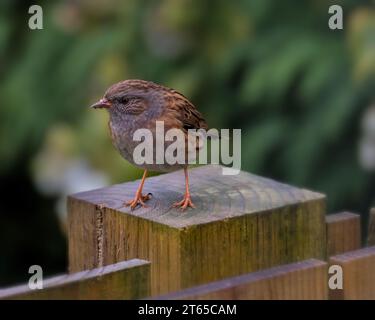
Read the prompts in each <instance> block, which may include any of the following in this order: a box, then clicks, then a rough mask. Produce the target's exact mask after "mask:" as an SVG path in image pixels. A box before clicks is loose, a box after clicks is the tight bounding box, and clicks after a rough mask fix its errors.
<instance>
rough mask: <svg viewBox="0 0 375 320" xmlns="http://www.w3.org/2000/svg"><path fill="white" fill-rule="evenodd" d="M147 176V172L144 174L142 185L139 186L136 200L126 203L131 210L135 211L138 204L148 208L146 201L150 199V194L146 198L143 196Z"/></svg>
mask: <svg viewBox="0 0 375 320" xmlns="http://www.w3.org/2000/svg"><path fill="white" fill-rule="evenodd" d="M146 176H147V170H145V171H144V172H143V177H142V180H141V183H140V184H139V187H138V189H137V192H136V193H135V197H134V199H133V200H130V201H128V202H125V205H126V206H127V207H128V206H130V208H131V209H134V208H135V207H136V206H137V205H138V204H140V205H141V206H142V207H144V208H146V207H147V206H146V205H145V201H147V200H148V199H150V193H149V194H146V195H145V196H144V195H142V189H143V185H144V184H145V180H146Z"/></svg>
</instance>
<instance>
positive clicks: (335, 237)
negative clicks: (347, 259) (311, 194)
mask: <svg viewBox="0 0 375 320" xmlns="http://www.w3.org/2000/svg"><path fill="white" fill-rule="evenodd" d="M326 223H327V253H328V256H333V255H336V254H339V253H343V252H347V251H353V250H356V249H359V248H360V247H361V217H360V215H358V214H354V213H351V212H341V213H336V214H330V215H328V216H327V217H326Z"/></svg>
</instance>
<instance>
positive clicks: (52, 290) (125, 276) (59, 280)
mask: <svg viewBox="0 0 375 320" xmlns="http://www.w3.org/2000/svg"><path fill="white" fill-rule="evenodd" d="M150 281H151V279H150V263H149V262H147V261H144V260H139V259H133V260H130V261H123V262H119V263H117V264H114V265H109V266H106V267H102V268H96V269H93V270H87V271H81V272H77V273H74V274H70V275H61V276H56V277H53V278H50V279H46V280H44V281H43V289H40V290H39V289H35V290H31V289H29V287H28V285H22V286H17V287H12V288H9V289H2V290H0V299H17V300H36V299H38V300H48V299H58V300H64V299H85V300H88V299H90V300H91V299H116V300H117V299H119V300H123V299H138V298H143V297H147V296H149V295H150Z"/></svg>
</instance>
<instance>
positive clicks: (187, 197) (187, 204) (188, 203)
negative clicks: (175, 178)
mask: <svg viewBox="0 0 375 320" xmlns="http://www.w3.org/2000/svg"><path fill="white" fill-rule="evenodd" d="M187 170H188V169H187V167H185V168H184V172H185V195H184V198H183V199H182V200H181V201H179V202H176V203H174V204H173V207H180V209H181V210H185V209H186V208H187V207H191V208H195V205H194V204H193V202H192V201H191V197H190V191H189V177H188V171H187Z"/></svg>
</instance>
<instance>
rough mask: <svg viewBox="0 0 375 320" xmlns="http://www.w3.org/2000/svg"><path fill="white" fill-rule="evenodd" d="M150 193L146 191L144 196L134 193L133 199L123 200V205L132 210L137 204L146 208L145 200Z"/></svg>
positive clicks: (148, 197) (149, 196)
mask: <svg viewBox="0 0 375 320" xmlns="http://www.w3.org/2000/svg"><path fill="white" fill-rule="evenodd" d="M151 196H152V194H151V193H148V194H146V195H145V196H144V195H142V194H141V193H140V194H136V195H135V197H134V199H133V200H130V201H127V202H125V206H126V207H129V206H130V209H131V210H133V209H134V208H135V207H136V206H137V205H138V204H139V205H141V207H142V208H148V205H146V204H145V201H147V200H149V199H150V198H151Z"/></svg>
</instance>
